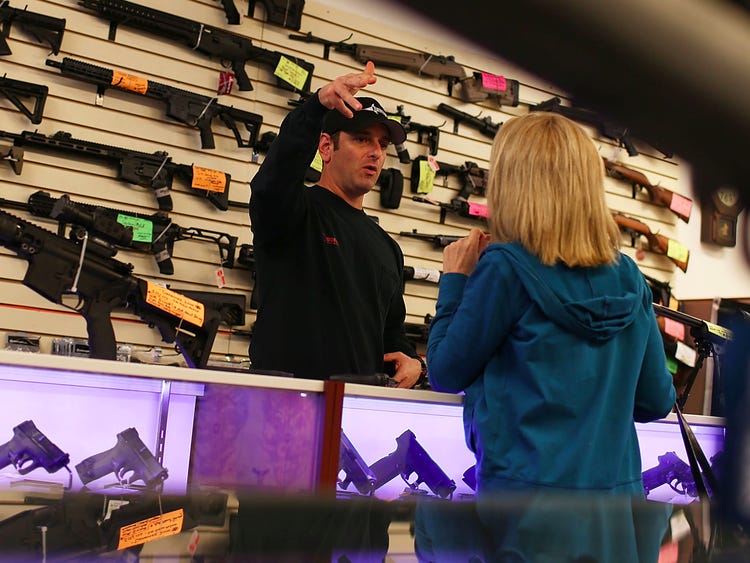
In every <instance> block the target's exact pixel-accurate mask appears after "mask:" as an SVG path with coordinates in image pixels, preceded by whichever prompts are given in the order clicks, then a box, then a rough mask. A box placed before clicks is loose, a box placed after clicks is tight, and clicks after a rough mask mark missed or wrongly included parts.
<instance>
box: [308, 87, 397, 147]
mask: <svg viewBox="0 0 750 563" xmlns="http://www.w3.org/2000/svg"><path fill="white" fill-rule="evenodd" d="M357 101H358V102H359V103H360V104H362V109H361V110H359V111H354V109H353V108H352V107H351V106H349V104H347V106H348V107H349V109H351V110H352V113H354V117H351V118H349V117H346V116H345V115H343V114H342V113H341V112H339V111H338V110H335V109H333V110H330V111H329V112H328V114H327V115H326V116H325V119H324V120H323V133H328V134H329V135H330V134H331V133H335V132H336V131H350V132H357V131H362V130H363V129H367V128H368V127H369V126H370V125H375V124H376V123H382V124H383V125H385V126H386V128H387V129H388V133H390V135H391V142H392V143H394V144H396V145H400V144H401V143H403V142H404V141H406V130H405V129H404V127H403V125H401V124H400V123H399V122H398V121H396V120H395V119H390V118H389V117H388V114H387V113H385V110H384V109H383V106H381V105H380V104H379V103H378V102H377V100H374V99H373V98H357Z"/></svg>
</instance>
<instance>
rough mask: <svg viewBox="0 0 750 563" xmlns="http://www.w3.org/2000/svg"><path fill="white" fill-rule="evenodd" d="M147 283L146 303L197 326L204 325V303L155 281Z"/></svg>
mask: <svg viewBox="0 0 750 563" xmlns="http://www.w3.org/2000/svg"><path fill="white" fill-rule="evenodd" d="M146 283H147V287H146V303H148V304H149V305H153V306H154V307H156V308H157V309H161V310H162V311H166V312H167V313H169V314H171V315H174V316H175V317H179V318H181V319H183V320H185V321H188V322H189V323H193V324H194V325H196V326H203V319H204V318H205V314H206V308H205V306H204V305H203V303H201V302H200V301H196V300H195V299H190V298H189V297H185V296H184V295H181V294H179V293H177V292H175V291H172V290H170V289H167V288H166V287H161V286H160V285H156V284H155V283H153V282H146Z"/></svg>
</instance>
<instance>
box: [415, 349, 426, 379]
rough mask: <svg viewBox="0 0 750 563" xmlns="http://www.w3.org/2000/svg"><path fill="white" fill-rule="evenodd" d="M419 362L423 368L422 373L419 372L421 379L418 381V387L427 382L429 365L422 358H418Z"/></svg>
mask: <svg viewBox="0 0 750 563" xmlns="http://www.w3.org/2000/svg"><path fill="white" fill-rule="evenodd" d="M416 359H417V360H419V364H420V365H421V366H422V371H420V372H419V379H418V380H417V383H416V384H417V385H422V384H424V383H426V382H427V363H426V362H425V361H424V359H423V358H422V356H417V358H416Z"/></svg>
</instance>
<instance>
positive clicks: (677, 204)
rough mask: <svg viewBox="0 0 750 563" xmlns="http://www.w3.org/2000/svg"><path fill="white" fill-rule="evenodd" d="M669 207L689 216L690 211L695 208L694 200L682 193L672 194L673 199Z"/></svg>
mask: <svg viewBox="0 0 750 563" xmlns="http://www.w3.org/2000/svg"><path fill="white" fill-rule="evenodd" d="M669 208H670V209H671V210H672V211H674V212H675V213H679V214H680V215H684V216H685V217H688V218H689V217H690V211H691V210H692V209H693V200H692V199H689V198H686V197H684V196H681V195H680V194H672V201H670V202H669Z"/></svg>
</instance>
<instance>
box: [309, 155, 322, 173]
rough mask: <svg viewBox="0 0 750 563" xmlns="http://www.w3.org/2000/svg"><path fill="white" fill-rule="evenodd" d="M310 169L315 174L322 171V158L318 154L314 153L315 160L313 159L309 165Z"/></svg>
mask: <svg viewBox="0 0 750 563" xmlns="http://www.w3.org/2000/svg"><path fill="white" fill-rule="evenodd" d="M310 168H312V169H313V170H315V171H317V172H320V171H321V170H323V158H322V157H321V156H320V153H319V152H316V153H315V158H313V161H312V162H311V163H310Z"/></svg>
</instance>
